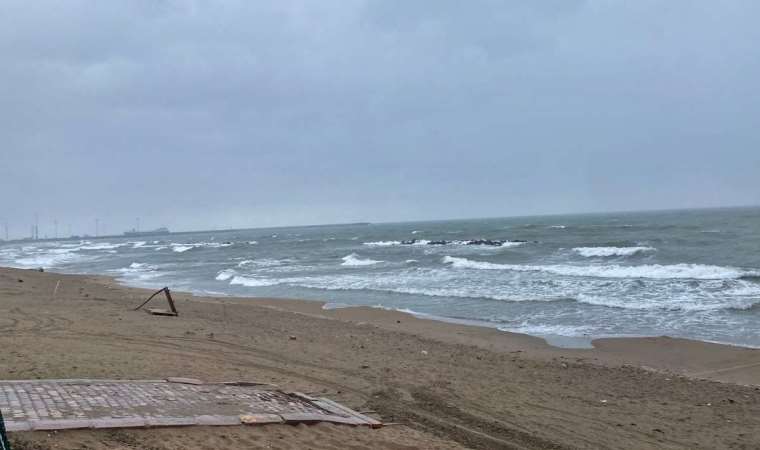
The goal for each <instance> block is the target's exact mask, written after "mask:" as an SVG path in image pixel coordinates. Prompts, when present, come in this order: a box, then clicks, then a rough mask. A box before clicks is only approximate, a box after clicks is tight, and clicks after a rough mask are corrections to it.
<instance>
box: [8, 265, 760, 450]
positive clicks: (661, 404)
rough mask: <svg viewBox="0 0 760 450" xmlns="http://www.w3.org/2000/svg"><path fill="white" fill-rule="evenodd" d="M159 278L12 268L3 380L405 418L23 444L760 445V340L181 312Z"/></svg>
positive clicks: (229, 305)
mask: <svg viewBox="0 0 760 450" xmlns="http://www.w3.org/2000/svg"><path fill="white" fill-rule="evenodd" d="M59 281H60V284H59V287H58V290H57V292H56V295H55V296H53V291H54V289H55V286H56V284H57V283H58V282H59ZM170 287H171V286H170ZM150 293H151V291H148V290H142V289H135V288H127V287H124V286H120V285H118V284H117V283H116V282H114V281H113V280H112V279H110V278H106V277H93V276H80V275H59V274H55V273H39V272H35V271H24V270H17V269H0V348H1V349H2V350H1V351H0V379H34V378H112V379H113V378H121V379H155V378H165V377H170V376H185V377H194V378H199V379H203V380H206V381H231V380H245V381H258V382H264V383H272V384H276V385H278V386H279V387H280V388H282V389H285V390H297V391H301V392H306V393H311V394H315V395H318V396H325V397H328V398H331V399H333V400H335V401H338V402H341V403H343V404H345V405H347V406H349V407H351V408H354V409H356V410H358V411H372V412H374V413H373V414H374V415H375V416H376V417H380V418H382V420H384V421H385V422H391V423H395V424H396V425H392V426H388V427H385V428H382V429H379V430H371V429H368V428H352V427H347V426H336V425H327V424H320V425H314V426H305V425H299V426H295V427H294V426H286V425H277V426H261V427H243V426H240V427H215V428H204V427H192V428H174V429H172V428H165V429H121V430H97V431H96V430H80V431H60V432H57V433H47V432H37V433H12V434H11V439H12V443H13V444H15V446H14V449H53V448H55V449H66V448H72V449H143V448H144V449H184V448H188V449H194V448H200V449H241V448H278V449H306V448H312V449H363V448H389V449H416V448H431V449H432V448H435V449H457V448H476V449H498V448H514V449H562V448H584V449H585V448H588V449H647V448H665V449H697V448H704V449H722V448H739V449H757V448H760V388H758V387H755V386H754V385H755V384H760V351H758V350H752V349H746V348H739V347H730V346H723V345H717V344H708V343H702V342H694V341H687V340H682V339H671V338H641V339H604V340H598V341H595V342H594V345H595V348H594V349H589V350H577V349H559V348H554V347H551V346H549V345H547V344H546V343H545V342H544V341H543V340H541V339H538V338H534V337H530V336H525V335H519V334H513V333H505V332H500V331H498V330H493V329H487V328H479V327H470V326H464V325H456V324H448V323H442V322H435V321H429V320H423V319H418V318H414V317H412V316H409V315H407V314H402V313H398V312H392V311H384V310H379V309H372V308H348V309H338V310H329V311H328V310H323V309H322V307H321V306H322V305H321V304H320V303H319V302H305V301H298V300H273V299H240V298H210V297H194V296H191V295H189V294H183V293H178V292H175V293H174V298H175V300H176V302H177V308H178V309H179V311H180V316H179V317H158V316H151V315H148V314H146V313H145V312H144V311H132V308H134V307H136V306H137V305H139V304H140V303H141V302H142V301H143V300H144V299H145V298H147V296H148V295H149V294H150ZM154 302H156V304H155V305H151V306H160V307H164V305H163V304H162V302H163V300H162V299H158V300H154Z"/></svg>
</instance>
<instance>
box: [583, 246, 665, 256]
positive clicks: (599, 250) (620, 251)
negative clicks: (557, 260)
mask: <svg viewBox="0 0 760 450" xmlns="http://www.w3.org/2000/svg"><path fill="white" fill-rule="evenodd" d="M573 251H574V252H576V253H578V254H580V255H581V256H585V257H586V258H594V257H607V256H633V255H635V254H637V253H648V252H654V251H657V249H656V248H654V247H644V246H640V247H575V248H574V249H573Z"/></svg>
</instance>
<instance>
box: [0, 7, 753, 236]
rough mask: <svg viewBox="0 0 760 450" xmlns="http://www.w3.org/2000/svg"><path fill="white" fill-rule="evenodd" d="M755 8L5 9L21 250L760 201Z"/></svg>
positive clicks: (15, 222)
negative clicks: (138, 230) (33, 238)
mask: <svg viewBox="0 0 760 450" xmlns="http://www.w3.org/2000/svg"><path fill="white" fill-rule="evenodd" d="M758 17H760V2H758V1H756V0H747V1H742V0H732V1H725V2H717V1H714V0H659V1H654V0H636V1H628V0H585V1H584V0H536V1H522V0H521V1H517V0H469V1H461V0H429V1H422V0H416V1H415V0H313V1H307V0H270V1H264V0H259V1H250V0H239V1H238V0H225V1H221V0H219V1H212V0H208V1H201V0H197V1H191V0H165V1H158V0H139V1H138V0H132V1H124V2H104V1H96V0H91V1H84V0H70V1H57V0H49V1H43V0H36V1H34V2H30V1H27V0H3V1H2V2H0V105H1V107H0V194H1V195H0V220H6V221H7V222H8V223H9V227H10V232H11V236H12V237H13V236H16V237H18V236H20V235H22V234H28V231H29V225H30V224H31V223H32V221H33V220H34V214H35V212H36V213H38V214H39V217H40V234H41V235H42V234H52V222H53V220H54V219H57V220H58V222H59V224H60V225H59V229H60V230H62V231H61V232H65V231H67V229H68V225H69V224H70V225H71V226H72V231H73V232H76V233H93V232H94V220H95V218H96V217H97V218H100V221H101V223H103V224H104V225H105V227H106V231H107V232H121V231H123V230H124V229H127V228H129V227H131V226H133V225H134V223H135V218H136V217H138V216H139V217H141V218H142V224H143V228H149V227H157V226H162V225H166V226H169V227H170V228H172V229H176V230H187V229H204V228H221V227H250V226H267V225H286V224H307V223H326V222H343V221H396V220H409V219H428V218H429V219H433V218H455V217H456V218H460V217H482V216H490V217H493V216H507V215H524V214H543V213H564V212H583V211H604V210H632V209H633V210H635V209H652V208H676V207H699V206H719V205H742V204H760V126H759V124H760V83H758V80H760V48H758V42H760V27H758V26H757V18H758Z"/></svg>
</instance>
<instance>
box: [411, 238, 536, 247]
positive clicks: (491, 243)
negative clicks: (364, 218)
mask: <svg viewBox="0 0 760 450" xmlns="http://www.w3.org/2000/svg"><path fill="white" fill-rule="evenodd" d="M422 242H424V241H420V240H419V239H409V240H406V241H401V245H415V244H420V243H422ZM508 242H515V243H527V242H528V241H523V240H519V239H517V240H514V241H511V240H503V239H473V240H470V241H447V240H438V241H427V242H425V244H427V245H449V244H454V243H456V244H461V245H487V246H490V247H501V246H502V245H504V244H505V243H508Z"/></svg>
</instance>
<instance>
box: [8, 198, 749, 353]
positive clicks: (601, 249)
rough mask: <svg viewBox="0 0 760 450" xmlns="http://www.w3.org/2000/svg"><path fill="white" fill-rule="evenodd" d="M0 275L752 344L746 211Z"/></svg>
mask: <svg viewBox="0 0 760 450" xmlns="http://www.w3.org/2000/svg"><path fill="white" fill-rule="evenodd" d="M0 265H2V266H11V267H19V268H38V267H43V268H45V269H46V270H51V271H58V272H65V273H82V274H102V275H110V276H113V277H116V278H117V279H118V280H119V281H120V282H122V283H124V284H126V285H130V286H139V287H152V288H160V287H163V286H168V287H170V288H171V289H174V290H181V291H190V292H194V293H199V294H205V295H214V296H240V297H249V296H262V297H277V298H299V299H307V300H319V301H323V302H326V303H325V306H324V307H325V308H328V309H329V308H345V307H351V306H359V305H361V306H370V307H376V308H383V309H389V310H399V311H404V312H408V313H411V314H415V315H418V316H421V317H427V318H431V319H437V320H443V321H453V322H458V323H465V324H473V325H479V326H485V327H493V328H498V329H499V330H504V331H513V332H519V333H526V334H530V335H534V336H540V337H543V338H545V339H546V340H547V341H548V342H549V343H552V344H554V345H559V346H565V347H588V346H590V345H591V341H592V340H593V339H595V338H601V337H633V336H661V335H667V336H672V337H684V338H691V339H698V340H703V341H710V342H720V343H728V344H733V345H739V346H748V347H760V208H726V209H710V210H682V211H657V212H627V213H614V214H583V215H562V216H560V215H555V216H537V217H510V218H489V219H471V220H440V221H426V222H405V223H377V224H352V225H328V226H304V227H283V228H259V229H247V230H229V231H204V232H193V233H172V234H169V235H161V236H144V237H108V238H88V239H85V240H57V241H35V242H20V243H6V244H3V245H0Z"/></svg>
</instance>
